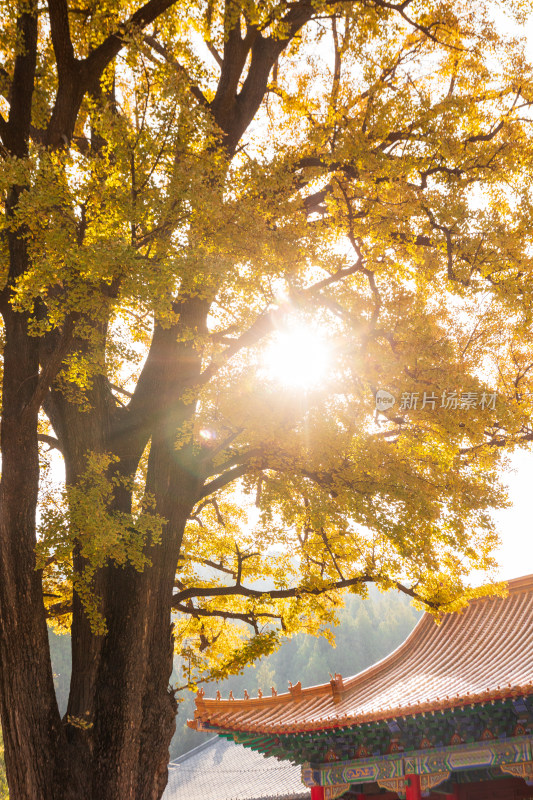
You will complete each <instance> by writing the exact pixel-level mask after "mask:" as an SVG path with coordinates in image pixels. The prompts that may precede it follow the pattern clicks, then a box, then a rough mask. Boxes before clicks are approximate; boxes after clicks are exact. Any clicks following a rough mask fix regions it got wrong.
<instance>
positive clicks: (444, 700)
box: [189, 575, 533, 735]
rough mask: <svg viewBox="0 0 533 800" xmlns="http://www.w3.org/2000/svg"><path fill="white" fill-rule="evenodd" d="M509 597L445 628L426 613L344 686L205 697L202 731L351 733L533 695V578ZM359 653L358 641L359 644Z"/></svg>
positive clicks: (477, 606) (485, 601)
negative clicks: (355, 727) (367, 726)
mask: <svg viewBox="0 0 533 800" xmlns="http://www.w3.org/2000/svg"><path fill="white" fill-rule="evenodd" d="M508 587H509V593H508V596H507V597H505V598H500V597H488V598H482V599H478V600H474V601H472V602H471V603H470V604H469V606H468V607H467V608H466V609H465V610H464V611H463V612H462V613H454V614H444V615H443V618H442V621H441V622H440V624H439V625H437V624H436V623H435V621H434V619H433V618H432V617H431V616H430V615H429V614H425V615H424V616H423V617H422V619H421V620H420V622H419V623H418V624H417V625H416V627H415V629H414V630H413V632H412V633H411V635H410V636H409V637H408V638H407V639H406V640H405V642H403V644H401V645H400V646H399V647H398V648H397V649H396V650H395V651H394V652H393V653H391V654H390V655H389V656H387V657H386V658H384V659H383V660H382V661H379V662H378V663H376V664H374V665H373V666H372V667H369V668H368V669H366V670H364V671H363V672H360V673H359V674H357V675H354V676H353V677H351V678H348V679H344V680H343V678H342V677H341V676H340V675H336V676H335V677H334V678H333V679H332V680H331V681H329V682H328V683H325V684H321V685H319V686H311V687H309V688H306V689H302V688H301V685H300V684H299V683H298V684H296V686H292V687H291V688H290V689H289V692H288V693H285V694H279V695H277V696H274V697H261V698H254V699H251V698H250V699H244V700H233V699H229V700H222V699H208V698H205V697H203V696H198V697H197V700H196V713H195V719H194V721H192V722H189V725H190V726H191V727H193V728H198V729H218V730H220V731H228V732H229V731H234V732H236V731H242V732H250V733H257V734H265V735H268V734H270V735H272V734H276V733H280V734H281V733H295V732H300V731H313V730H324V729H330V728H339V727H343V728H344V727H348V726H353V725H358V724H361V723H364V722H373V721H376V720H387V719H389V720H390V719H393V718H394V717H400V716H410V715H413V714H420V713H424V712H432V711H437V710H446V709H452V708H461V707H465V706H469V705H474V704H479V703H484V702H489V701H492V700H499V699H506V698H512V697H518V696H524V695H529V694H533V658H532V657H531V653H532V652H533V575H528V576H526V577H523V578H518V579H516V580H513V581H510V582H509V584H508ZM354 647H357V642H354Z"/></svg>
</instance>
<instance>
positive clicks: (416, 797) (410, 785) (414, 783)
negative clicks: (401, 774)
mask: <svg viewBox="0 0 533 800" xmlns="http://www.w3.org/2000/svg"><path fill="white" fill-rule="evenodd" d="M405 778H406V782H407V786H406V789H405V800H422V793H421V791H420V776H419V775H414V774H411V775H406V776H405Z"/></svg>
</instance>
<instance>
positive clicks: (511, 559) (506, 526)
mask: <svg viewBox="0 0 533 800" xmlns="http://www.w3.org/2000/svg"><path fill="white" fill-rule="evenodd" d="M512 466H513V469H512V471H511V472H509V473H508V474H507V476H506V481H507V485H508V487H509V499H510V500H511V502H512V504H513V505H512V507H511V508H508V509H505V510H504V511H499V512H496V513H495V514H494V519H495V520H496V523H497V526H498V531H499V533H500V535H501V538H502V546H501V548H500V551H499V552H498V553H497V554H496V557H497V560H498V561H499V563H500V565H501V571H500V576H501V578H502V579H504V580H508V579H509V578H517V577H519V576H520V575H529V574H530V573H532V572H533V482H532V480H531V476H532V474H533V450H531V451H528V452H526V451H521V452H517V453H516V454H515V455H514V456H513V459H512Z"/></svg>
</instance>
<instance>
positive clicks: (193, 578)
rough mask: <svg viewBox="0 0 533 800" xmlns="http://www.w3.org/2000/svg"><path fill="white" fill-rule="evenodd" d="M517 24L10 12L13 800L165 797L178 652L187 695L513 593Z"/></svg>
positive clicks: (363, 1)
mask: <svg viewBox="0 0 533 800" xmlns="http://www.w3.org/2000/svg"><path fill="white" fill-rule="evenodd" d="M507 10H508V13H509V14H512V15H514V16H515V18H516V19H517V20H518V21H520V19H521V14H523V11H524V9H522V8H521V6H520V4H519V3H514V4H511V3H509V5H508V9H507ZM493 12H494V9H492V8H491V7H490V5H489V6H487V7H485V6H484V5H483V4H482V3H476V4H475V7H474V6H473V5H472V4H471V3H468V2H464V3H463V2H454V3H447V2H416V0H412V1H411V2H410V1H409V0H406V1H404V2H401V3H393V2H388V1H387V2H385V0H355V1H352V2H327V1H324V0H314V1H313V2H311V0H295V1H294V2H284V1H281V0H276V2H261V3H255V2H252V1H251V0H250V1H248V0H246V1H245V0H243V2H229V0H228V1H227V2H222V0H221V1H220V2H201V1H200V0H199V1H198V2H193V3H191V2H187V3H184V2H181V1H180V0H178V1H177V2H172V0H149V1H148V2H147V3H146V4H145V5H138V6H137V5H136V4H135V3H128V2H118V1H117V2H109V3H105V4H104V3H95V2H92V0H89V2H85V3H81V2H77V1H76V2H70V3H69V2H67V0H48V2H46V3H45V2H41V3H39V2H36V0H25V2H23V3H22V2H21V3H15V2H7V3H4V4H3V5H2V6H1V9H0V14H1V19H2V34H1V41H2V52H3V65H2V69H1V71H0V90H1V99H0V107H1V110H2V116H1V117H0V137H1V141H2V166H1V169H0V181H1V183H2V197H3V217H2V220H3V223H2V224H3V229H2V230H3V235H2V253H3V260H2V263H3V288H2V291H1V294H0V308H1V312H2V317H3V383H2V428H1V446H2V480H1V484H0V504H1V514H2V515H1V522H0V536H1V540H0V544H1V550H0V659H1V666H2V668H1V672H0V710H1V720H2V728H3V734H4V745H5V759H6V765H7V774H8V781H9V786H10V791H11V794H12V797H13V798H16V800H26V798H27V799H28V800H30V798H31V800H62V799H63V798H65V800H66V799H67V798H77V800H97V799H98V800H106V799H109V800H111V799H112V800H117V799H120V800H126V799H128V800H129V799H131V800H133V799H134V798H135V800H148V798H150V799H151V800H153V799H154V798H158V797H160V796H161V794H162V792H163V790H164V786H165V784H166V777H167V766H166V765H167V760H168V746H169V742H170V739H171V737H172V733H173V731H174V727H175V714H176V710H177V701H176V696H175V695H176V687H170V686H169V679H170V674H171V670H172V659H173V654H174V652H178V653H180V654H181V655H182V656H183V657H184V661H185V663H186V664H187V670H186V674H185V676H184V680H185V682H188V684H189V685H191V686H192V685H196V684H197V683H198V682H199V681H206V680H212V679H218V678H221V677H224V676H225V675H227V674H230V673H231V672H237V671H239V670H241V669H242V668H243V667H244V666H245V665H246V664H247V663H249V662H250V661H252V660H254V659H256V658H258V657H259V656H260V655H262V654H264V653H268V652H270V651H272V649H274V648H275V647H276V646H277V644H278V643H279V641H280V640H281V638H282V637H283V636H287V635H290V634H291V633H293V632H295V631H299V630H309V631H311V632H316V631H317V630H318V629H319V628H320V626H321V625H322V624H325V623H330V622H332V621H333V619H334V612H335V608H337V607H338V606H339V604H340V603H341V602H342V591H343V590H348V591H353V592H358V593H364V590H365V587H366V586H367V585H368V584H369V583H371V582H373V583H375V584H377V585H378V586H379V587H380V588H382V589H388V588H391V587H396V588H399V589H401V590H402V591H404V592H406V593H408V594H409V595H411V596H412V597H413V598H414V599H415V600H416V601H417V602H418V603H420V604H421V605H422V606H424V607H426V608H428V609H430V610H431V611H433V612H434V613H436V614H438V613H439V612H440V611H443V610H444V611H446V610H453V609H455V608H458V607H460V606H461V604H463V603H464V602H465V601H466V600H467V599H468V597H469V596H471V595H472V594H475V593H476V591H477V592H478V593H479V591H481V590H473V589H470V588H469V586H468V575H469V573H470V571H471V570H473V569H476V570H481V571H484V572H485V573H486V575H487V577H491V576H493V574H494V568H495V566H496V565H495V563H494V560H493V557H492V553H493V550H494V547H495V545H496V542H497V536H496V533H495V531H494V526H493V523H492V520H491V516H490V512H491V510H492V509H494V508H497V507H499V506H501V505H503V504H504V503H505V494H504V492H503V490H502V488H501V486H500V484H499V482H498V470H499V467H500V462H501V458H502V454H503V453H504V452H505V451H506V449H507V448H509V447H512V446H514V445H515V444H516V443H519V442H527V441H529V440H530V439H531V437H532V435H533V433H532V428H531V423H530V416H531V393H530V383H531V378H530V372H531V366H532V364H533V358H532V353H531V350H530V344H529V332H530V326H531V313H530V302H529V298H530V293H531V281H530V274H531V252H532V251H531V231H530V218H531V188H530V181H531V178H530V175H529V174H528V168H529V166H528V165H529V164H530V163H531V156H532V149H533V148H532V142H531V136H530V132H529V128H530V116H531V115H530V107H531V102H532V99H533V98H532V82H531V70H530V68H529V66H528V64H527V63H526V61H525V59H524V57H523V54H522V52H521V46H520V42H518V41H507V40H504V39H503V38H502V37H501V36H499V35H498V33H497V26H496V25H495V23H494V19H493ZM60 460H61V463H63V464H64V471H65V479H64V481H60V480H59V479H58V474H59V473H60V467H59V466H58V465H59V462H60ZM47 621H48V622H53V624H56V625H59V626H61V627H63V628H68V629H70V632H71V639H72V680H71V687H70V697H69V703H68V709H67V713H66V715H65V717H64V718H63V719H61V718H60V715H59V712H58V708H57V703H56V699H55V694H54V687H53V676H52V670H51V665H50V654H49V647H48V640H47Z"/></svg>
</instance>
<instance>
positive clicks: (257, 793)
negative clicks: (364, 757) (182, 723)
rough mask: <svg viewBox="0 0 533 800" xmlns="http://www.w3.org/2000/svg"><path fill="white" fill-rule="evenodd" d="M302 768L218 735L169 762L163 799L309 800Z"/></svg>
mask: <svg viewBox="0 0 533 800" xmlns="http://www.w3.org/2000/svg"><path fill="white" fill-rule="evenodd" d="M309 797H310V793H309V789H307V788H306V787H305V786H304V785H303V783H302V780H301V769H300V767H295V766H293V765H292V764H289V763H287V762H286V761H278V759H277V758H272V757H270V758H267V757H265V756H263V755H261V753H256V752H255V751H253V750H248V749H247V748H244V747H243V746H242V745H240V744H234V743H233V742H228V741H226V740H225V739H221V738H219V737H218V736H217V737H215V738H214V739H210V740H209V741H208V742H204V743H203V744H201V745H200V746H199V747H195V748H194V750H191V751H190V752H188V753H185V755H183V756H180V758H177V759H176V760H175V761H171V762H170V764H169V765H168V783H167V788H166V789H165V792H164V794H163V797H162V800H308V798H309Z"/></svg>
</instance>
